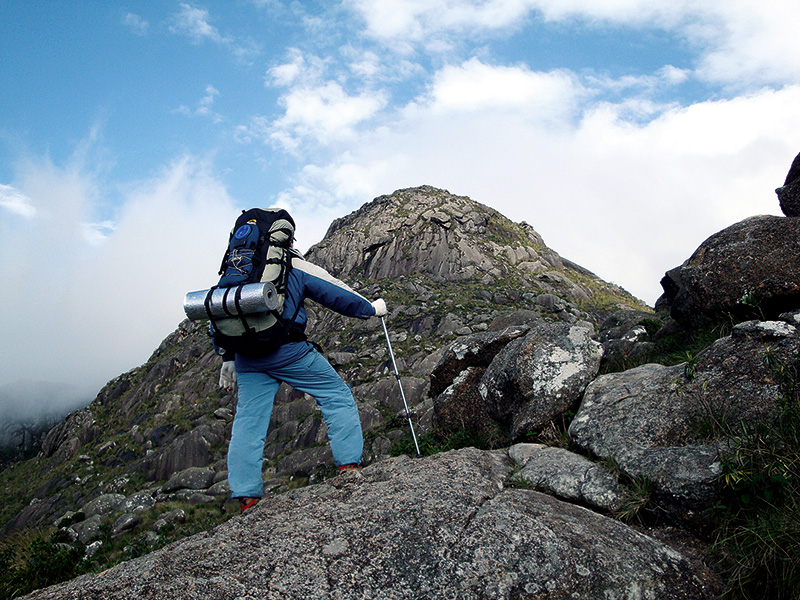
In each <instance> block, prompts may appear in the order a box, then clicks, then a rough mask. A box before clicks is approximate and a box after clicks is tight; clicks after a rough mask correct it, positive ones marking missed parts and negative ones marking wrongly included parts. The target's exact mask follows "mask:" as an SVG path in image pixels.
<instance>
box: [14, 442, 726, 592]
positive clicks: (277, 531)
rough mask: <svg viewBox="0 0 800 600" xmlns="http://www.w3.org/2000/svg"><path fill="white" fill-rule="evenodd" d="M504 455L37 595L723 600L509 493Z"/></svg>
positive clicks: (256, 518) (621, 533)
mask: <svg viewBox="0 0 800 600" xmlns="http://www.w3.org/2000/svg"><path fill="white" fill-rule="evenodd" d="M509 465H510V461H509V459H508V457H507V455H506V453H504V452H487V451H478V450H474V449H466V450H459V451H452V452H447V453H442V454H438V455H435V456H432V457H428V458H424V459H419V460H414V459H408V458H396V459H392V460H386V461H382V462H380V463H376V464H374V465H372V466H370V467H367V468H366V469H364V470H363V471H362V472H361V473H360V474H358V475H355V476H354V475H348V476H344V477H338V478H334V479H331V480H329V481H327V482H325V483H322V484H319V485H316V486H311V487H308V488H304V489H300V490H295V491H292V492H289V493H286V494H282V495H279V496H274V497H270V498H269V499H268V500H267V501H262V502H261V503H259V504H258V505H257V506H256V507H255V508H254V509H252V510H251V512H249V513H248V514H246V515H244V516H243V517H242V518H238V519H233V520H231V521H228V522H227V523H225V524H223V525H221V526H219V527H217V528H216V529H214V530H213V531H210V532H208V533H203V534H199V535H196V536H194V537H191V538H188V539H185V540H183V541H181V542H178V543H176V544H173V545H171V546H168V547H166V548H164V549H162V550H159V551H156V552H153V553H151V554H149V555H147V556H144V557H141V558H139V559H136V560H133V561H129V562H126V563H122V564H120V565H118V566H116V567H114V568H112V569H109V570H107V571H105V572H103V573H101V574H99V575H87V576H83V577H80V578H78V579H76V580H74V581H72V582H69V583H67V584H63V585H60V586H56V587H52V588H49V589H45V590H41V591H38V592H34V593H33V594H31V595H30V596H29V597H28V598H29V599H30V600H66V599H71V600H74V599H76V598H86V597H96V598H100V597H102V598H104V599H107V600H134V599H135V600H142V599H147V598H153V599H156V598H159V599H160V598H174V599H176V600H181V599H187V600H188V599H196V598H215V599H219V600H225V599H231V600H233V599H242V598H260V599H273V598H274V599H276V600H277V599H281V600H285V599H288V598H298V599H300V598H303V599H333V598H337V599H340V600H347V599H353V600H361V599H362V598H374V599H376V600H379V599H389V598H393V599H403V598H408V599H409V600H411V599H417V598H431V599H434V598H441V599H445V598H463V599H469V598H475V599H478V598H498V599H501V598H506V599H511V598H536V597H543V598H544V597H549V598H555V597H562V598H620V599H622V598H634V597H637V598H639V597H641V598H659V599H661V600H670V599H675V600H677V599H684V598H692V599H693V600H703V599H704V598H709V599H710V598H713V597H714V596H715V594H716V592H717V591H718V590H719V587H718V581H717V580H716V578H715V577H714V575H713V573H711V572H710V571H709V570H708V569H707V568H705V567H703V566H702V565H700V564H698V563H697V562H696V561H694V560H692V558H691V557H690V556H687V555H685V554H682V553H681V552H679V551H677V550H675V549H674V548H671V547H669V546H666V545H665V544H663V543H662V542H660V541H658V540H656V539H654V538H652V537H649V536H647V535H645V534H643V533H639V532H637V531H635V530H633V529H631V528H629V527H627V526H625V525H623V524H621V523H620V522H618V521H614V520H612V519H609V518H607V517H603V516H600V515H598V514H597V513H595V512H592V511H589V510H586V509H584V508H580V507H577V506H575V505H572V504H568V503H565V502H561V501H559V500H556V499H555V498H552V497H550V496H548V495H545V494H541V493H538V492H535V491H532V490H528V489H521V488H513V487H512V488H509V487H508V483H509V476H508V470H509Z"/></svg>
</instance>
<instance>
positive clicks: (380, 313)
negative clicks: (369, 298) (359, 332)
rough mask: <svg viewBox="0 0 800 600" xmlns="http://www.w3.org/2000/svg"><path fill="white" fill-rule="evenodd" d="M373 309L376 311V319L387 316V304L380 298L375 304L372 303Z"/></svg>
mask: <svg viewBox="0 0 800 600" xmlns="http://www.w3.org/2000/svg"><path fill="white" fill-rule="evenodd" d="M372 308H374V309H375V316H376V317H385V316H386V302H385V301H384V299H383V298H378V299H377V300H375V302H373V303H372Z"/></svg>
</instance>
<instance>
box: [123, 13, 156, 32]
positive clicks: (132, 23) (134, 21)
mask: <svg viewBox="0 0 800 600" xmlns="http://www.w3.org/2000/svg"><path fill="white" fill-rule="evenodd" d="M122 24H123V25H125V26H126V27H128V28H129V29H130V30H131V31H132V32H133V33H135V34H136V35H141V36H144V35H147V32H148V30H149V29H150V23H148V22H147V21H146V20H145V19H143V18H142V17H140V16H139V15H137V14H134V13H128V14H126V15H125V16H124V17H123V18H122Z"/></svg>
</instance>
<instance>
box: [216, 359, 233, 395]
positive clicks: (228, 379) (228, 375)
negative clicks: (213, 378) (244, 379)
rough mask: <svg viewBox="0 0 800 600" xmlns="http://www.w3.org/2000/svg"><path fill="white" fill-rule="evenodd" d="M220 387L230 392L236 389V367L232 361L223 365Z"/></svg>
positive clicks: (220, 372)
mask: <svg viewBox="0 0 800 600" xmlns="http://www.w3.org/2000/svg"><path fill="white" fill-rule="evenodd" d="M219 387H221V388H225V389H226V390H230V391H233V390H235V389H236V366H235V365H234V362H233V361H232V360H227V361H225V362H224V363H222V368H221V369H220V371H219Z"/></svg>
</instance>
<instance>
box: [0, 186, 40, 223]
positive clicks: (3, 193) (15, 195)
mask: <svg viewBox="0 0 800 600" xmlns="http://www.w3.org/2000/svg"><path fill="white" fill-rule="evenodd" d="M0 208H4V209H6V210H7V211H9V212H12V213H14V214H17V215H21V216H23V217H32V216H34V215H35V214H36V209H35V208H34V207H33V206H32V205H31V201H30V198H28V197H27V196H26V195H25V194H23V193H22V192H20V191H19V190H18V189H16V188H14V187H12V186H10V185H4V184H2V183H0Z"/></svg>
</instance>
